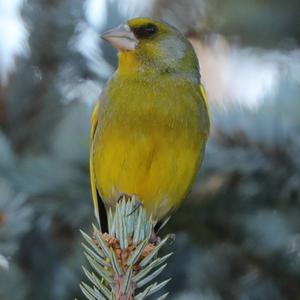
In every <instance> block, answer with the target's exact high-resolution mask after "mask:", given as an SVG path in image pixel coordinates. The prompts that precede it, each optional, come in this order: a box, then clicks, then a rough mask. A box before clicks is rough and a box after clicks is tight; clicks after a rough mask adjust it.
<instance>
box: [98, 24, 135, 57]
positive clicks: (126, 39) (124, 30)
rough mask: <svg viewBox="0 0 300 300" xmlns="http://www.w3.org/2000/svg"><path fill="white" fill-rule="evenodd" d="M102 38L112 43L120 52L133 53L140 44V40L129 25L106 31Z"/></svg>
mask: <svg viewBox="0 0 300 300" xmlns="http://www.w3.org/2000/svg"><path fill="white" fill-rule="evenodd" d="M101 37H102V38H103V39H104V40H106V41H108V42H110V43H111V44H112V45H113V46H114V47H116V48H118V49H119V50H129V51H132V50H134V49H135V48H136V46H137V44H138V40H137V39H136V37H135V36H134V34H133V32H132V31H131V30H130V28H129V26H128V25H127V24H125V25H120V26H118V27H116V28H113V29H111V30H109V31H106V32H104V33H103V34H102V35H101Z"/></svg>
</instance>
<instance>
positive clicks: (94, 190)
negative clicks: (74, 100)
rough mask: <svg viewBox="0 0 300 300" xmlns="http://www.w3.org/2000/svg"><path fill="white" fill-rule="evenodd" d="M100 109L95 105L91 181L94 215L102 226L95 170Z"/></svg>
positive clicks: (91, 142)
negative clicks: (95, 144) (95, 148)
mask: <svg viewBox="0 0 300 300" xmlns="http://www.w3.org/2000/svg"><path fill="white" fill-rule="evenodd" d="M98 109H99V102H98V103H97V104H96V105H95V108H94V111H93V114H92V127H91V136H90V180H91V188H92V197H93V203H94V213H95V217H96V219H97V221H98V223H99V224H100V218H99V205H98V192H97V187H96V180H95V170H94V155H93V154H94V137H95V133H96V129H97V125H98Z"/></svg>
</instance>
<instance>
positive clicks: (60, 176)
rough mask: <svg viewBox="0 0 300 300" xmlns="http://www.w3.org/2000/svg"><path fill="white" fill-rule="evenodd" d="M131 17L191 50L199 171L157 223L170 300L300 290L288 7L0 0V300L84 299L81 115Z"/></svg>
mask: <svg viewBox="0 0 300 300" xmlns="http://www.w3.org/2000/svg"><path fill="white" fill-rule="evenodd" d="M134 16H154V17H156V18H160V19H163V20H165V21H168V22H169V23H171V24H173V25H175V26H176V27H178V28H179V29H180V30H181V31H182V32H183V33H184V34H186V36H188V37H189V38H190V40H191V42H192V43H193V44H194V46H195V49H196V51H197V54H198V56H199V61H200V66H201V75H202V81H203V83H204V86H205V88H206V90H207V94H208V96H209V102H210V104H211V111H212V133H211V138H210V141H209V144H208V147H207V151H206V157H205V161H204V166H203V168H202V170H201V172H200V174H199V177H198V180H197V183H196V184H195V186H194V188H193V191H192V192H191V194H190V196H189V199H188V201H187V202H186V203H185V204H184V205H183V207H181V208H180V210H179V211H178V212H177V213H176V215H174V217H173V218H172V220H171V222H170V223H169V224H168V226H167V228H166V229H165V231H166V232H174V233H176V237H177V238H176V242H175V243H174V244H173V245H170V246H169V247H170V249H171V250H172V251H174V252H175V255H174V256H173V258H172V260H171V262H170V264H169V266H168V268H167V271H166V272H165V273H164V275H163V276H164V277H167V276H172V278H173V280H172V281H171V283H170V284H169V285H168V287H167V289H168V290H170V291H171V295H170V297H169V299H172V300H196V299H197V300H198V299H200V300H223V299H224V300H227V299H228V300H235V299H238V300H284V299H288V300H294V299H295V300H299V299H300V218H299V212H300V46H299V44H300V2H299V0H289V1H282V0H255V1H246V0H245V1H239V0H226V1H222V0H188V1H186V0H145V1H139V0H123V1H121V0H119V1H118V0H27V1H25V0H0V299H1V300H23V299H31V300H39V299H44V300H53V299H55V300H64V299H74V298H75V297H77V299H78V300H81V299H83V296H82V294H81V292H80V290H79V287H78V284H79V282H80V280H82V279H83V274H82V273H83V272H82V271H81V265H82V264H84V263H85V261H84V256H83V253H82V247H81V245H80V242H81V241H82V238H81V236H80V234H79V229H80V228H82V229H84V230H86V231H87V232H91V226H90V224H91V223H92V222H94V221H95V220H94V217H93V209H92V202H91V195H90V185H89V172H88V144H89V127H90V114H91V111H92V108H93V104H94V103H95V101H96V100H97V98H98V97H99V94H100V92H101V89H102V87H103V85H104V84H105V82H106V80H107V79H108V78H109V77H110V76H111V74H112V73H113V72H114V70H115V69H116V66H117V56H116V51H115V50H114V49H112V47H111V46H109V45H107V44H105V43H103V42H102V41H101V40H100V38H99V34H100V33H101V32H103V31H104V30H106V29H108V28H111V27H113V26H116V25H118V24H120V23H122V22H124V21H125V20H127V19H128V18H131V17H134Z"/></svg>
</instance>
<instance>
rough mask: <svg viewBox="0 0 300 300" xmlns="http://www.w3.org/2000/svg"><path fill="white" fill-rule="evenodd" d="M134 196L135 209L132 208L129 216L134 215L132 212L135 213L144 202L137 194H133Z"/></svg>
mask: <svg viewBox="0 0 300 300" xmlns="http://www.w3.org/2000/svg"><path fill="white" fill-rule="evenodd" d="M132 198H133V199H134V200H135V203H134V208H133V210H132V211H131V212H130V213H129V214H128V215H127V216H130V215H132V214H133V213H135V212H136V211H137V210H138V209H139V208H140V207H142V206H143V203H142V202H141V201H140V200H139V199H138V197H137V196H135V195H133V196H132Z"/></svg>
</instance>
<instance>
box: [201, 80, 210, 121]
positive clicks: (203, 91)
mask: <svg viewBox="0 0 300 300" xmlns="http://www.w3.org/2000/svg"><path fill="white" fill-rule="evenodd" d="M200 93H201V95H202V97H203V99H204V102H205V106H206V109H207V113H208V118H209V122H210V120H211V115H210V109H209V105H208V98H207V95H206V92H205V89H204V86H203V85H202V83H200Z"/></svg>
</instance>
